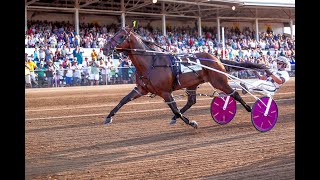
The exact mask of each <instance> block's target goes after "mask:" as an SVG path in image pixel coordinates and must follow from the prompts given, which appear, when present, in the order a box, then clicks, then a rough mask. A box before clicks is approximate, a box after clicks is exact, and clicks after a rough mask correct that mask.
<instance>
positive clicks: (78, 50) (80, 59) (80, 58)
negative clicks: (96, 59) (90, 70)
mask: <svg viewBox="0 0 320 180" xmlns="http://www.w3.org/2000/svg"><path fill="white" fill-rule="evenodd" d="M83 53H84V51H83V50H82V49H81V48H80V47H79V46H76V48H75V49H74V50H73V56H74V57H75V58H77V63H78V65H80V64H82V62H83Z"/></svg>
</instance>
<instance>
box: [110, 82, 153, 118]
mask: <svg viewBox="0 0 320 180" xmlns="http://www.w3.org/2000/svg"><path fill="white" fill-rule="evenodd" d="M147 93H148V92H147V91H145V90H143V89H142V88H140V87H135V88H133V90H132V91H131V92H130V93H129V94H128V95H126V96H125V97H123V98H122V99H121V101H120V102H119V104H118V105H117V106H116V107H115V108H113V109H112V111H111V112H110V113H109V115H108V116H107V117H106V121H105V122H104V124H110V123H111V122H112V116H114V115H115V114H116V113H117V112H118V111H119V110H120V108H121V107H122V106H123V105H125V104H126V103H128V102H129V101H132V100H134V99H137V98H139V97H141V96H143V95H146V94H147Z"/></svg>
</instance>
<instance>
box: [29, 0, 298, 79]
mask: <svg viewBox="0 0 320 180" xmlns="http://www.w3.org/2000/svg"><path fill="white" fill-rule="evenodd" d="M25 17H26V18H25V23H26V24H25V30H26V38H25V43H26V48H25V52H26V53H27V54H28V57H29V58H31V59H32V58H33V57H34V56H33V57H30V56H31V55H33V54H34V52H35V48H37V47H38V48H39V47H41V46H42V47H47V46H50V51H51V52H52V53H53V54H55V52H56V50H57V49H60V50H61V46H60V45H59V43H57V41H56V42H55V43H54V44H53V43H50V36H51V35H53V36H56V40H58V41H59V40H63V41H64V42H63V43H66V44H65V45H67V47H70V48H71V50H70V52H72V51H73V50H74V48H75V47H76V46H79V47H81V48H82V51H83V54H82V56H83V58H84V57H88V58H89V61H91V55H90V53H91V52H92V49H95V50H96V51H97V52H98V51H99V49H100V48H101V47H102V45H103V44H104V43H105V42H107V40H108V38H109V37H111V36H112V35H113V33H114V32H116V31H117V28H119V27H121V26H122V27H124V26H128V25H131V23H132V21H134V20H137V22H138V27H139V28H141V29H139V31H140V30H142V33H143V35H142V37H144V38H151V39H152V38H153V39H155V41H156V42H157V43H159V44H161V45H162V46H163V47H164V48H166V49H167V50H174V49H178V51H179V52H184V51H185V52H186V51H189V52H188V53H193V52H194V51H193V52H190V51H191V50H194V49H196V50H198V47H200V49H201V51H207V50H208V49H204V48H207V47H206V46H209V45H210V48H211V52H210V53H212V54H214V53H215V55H216V56H224V57H223V58H225V55H226V54H227V53H228V56H229V53H230V54H231V56H232V58H230V59H232V60H236V59H235V57H236V56H237V55H239V57H240V58H239V59H237V61H238V60H240V61H242V60H244V61H247V60H249V61H252V62H255V61H256V60H257V59H259V57H261V56H262V55H266V54H268V53H269V54H271V55H273V56H277V55H278V54H280V53H283V52H280V51H281V49H284V50H285V51H286V52H284V54H287V53H288V56H290V57H291V54H293V55H294V49H295V48H294V46H295V45H294V44H295V42H294V24H295V3H294V1H293V0H282V1H275V0H266V1H264V0H260V1H258V0H63V1H62V0H26V2H25ZM88 25H90V27H89V26H88ZM92 25H93V26H92ZM57 26H58V27H57ZM70 27H71V28H70ZM149 27H151V28H150V29H153V30H150V29H149ZM103 28H106V29H108V30H105V31H104V30H103ZM61 29H62V30H61ZM93 29H94V30H93ZM225 30H226V31H225ZM37 31H38V32H37ZM270 31H271V32H272V33H271V35H270V34H269V32H270ZM39 32H40V33H39ZM48 32H50V33H49V34H50V35H49V34H47V33H48ZM64 32H66V33H68V34H69V33H70V34H72V33H74V34H72V37H71V36H69V37H71V39H74V38H75V36H74V35H79V39H80V40H81V42H85V41H86V40H88V39H90V40H88V41H90V42H91V45H90V43H89V44H79V45H75V44H72V43H71V44H67V42H66V39H68V38H66V37H61V36H65V35H62V34H65V33H64ZM224 32H226V33H224ZM241 32H242V33H243V34H244V35H245V36H246V37H245V38H244V39H246V40H245V41H244V42H243V43H242V42H240V41H242V40H241V39H242V37H241V36H243V34H242V35H240V33H241ZM91 33H92V34H93V35H89V34H91ZM30 34H31V36H29V35H30ZM32 34H34V36H33V35H32ZM70 34H69V35H70ZM150 34H151V35H150ZM173 34H174V35H173ZM184 34H187V36H184ZM269 35H270V36H272V37H268V36H269ZM89 36H90V37H89ZM100 36H101V37H100ZM173 36H174V37H173ZM207 36H208V37H207ZM234 36H237V37H235V39H234V38H233V37H234ZM99 37H100V38H101V39H102V40H101V44H100V43H97V42H96V41H97V40H94V38H96V39H98V38H99ZM172 37H173V38H172ZM286 37H289V39H288V42H287V38H286ZM41 38H42V40H41ZM59 38H60V39H59ZM163 38H168V39H169V40H170V43H169V44H168V43H166V41H162V39H163ZM43 39H45V40H43ZM177 39H179V40H177ZM190 39H192V40H193V44H195V43H199V44H197V45H196V46H197V47H195V46H194V45H192V44H190V42H189V40H190ZM236 39H237V40H236ZM274 39H277V40H275V41H274ZM278 39H280V40H279V41H278ZM80 40H79V41H80ZM260 40H262V41H260ZM37 41H39V42H40V41H41V42H42V43H39V44H38V43H35V42H37ZM72 41H74V40H72ZM178 41H179V42H178ZM48 42H49V43H48ZM73 43H74V42H73ZM179 43H181V44H179ZM237 43H238V45H237ZM251 43H253V44H256V45H253V46H254V48H252V45H251ZM93 44H94V46H93ZM211 44H212V45H211ZM240 44H241V48H240V51H241V49H243V50H247V49H248V51H245V52H241V54H243V57H241V56H242V55H240V54H239V53H240V52H238V50H239V46H240ZM261 44H264V45H265V44H268V48H267V47H266V48H261V47H260V46H262V45H261ZM170 45H172V46H171V47H170ZM198 45H199V46H198ZM166 46H167V47H166ZM220 46H222V50H221V49H220V48H221V47H220ZM258 46H259V48H258ZM269 46H270V47H269ZM202 48H203V49H202ZM256 48H257V49H259V52H258V51H257V52H253V51H252V52H251V49H256ZM186 49H188V50H186ZM38 50H39V49H38ZM225 50H226V52H227V53H220V52H224V51H225ZM249 50H250V52H249ZM269 50H270V52H269ZM277 50H279V51H278V52H277ZM258 53H261V54H260V55H258ZM54 56H55V55H54ZM250 56H251V57H250ZM227 58H229V57H227ZM242 58H243V59H242ZM63 59H64V58H61V59H59V58H56V59H53V61H54V64H55V65H56V66H57V67H58V66H59V64H60V63H61V61H63ZM111 59H112V61H113V64H114V66H115V67H118V64H119V59H118V58H117V57H116V56H112V58H111ZM271 59H272V58H271ZM271 59H269V61H272V60H271ZM292 59H294V58H292ZM34 60H35V59H34ZM72 60H73V59H71V61H72ZM293 62H294V61H293ZM36 63H37V65H40V61H39V60H37V62H36ZM119 68H121V67H119ZM117 70H118V69H117ZM37 71H38V69H36V70H35V72H37ZM293 75H294V74H293Z"/></svg>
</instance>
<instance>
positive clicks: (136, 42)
mask: <svg viewBox="0 0 320 180" xmlns="http://www.w3.org/2000/svg"><path fill="white" fill-rule="evenodd" d="M152 45H154V44H153V43H150V42H147V41H146V40H144V39H142V38H141V36H139V35H138V34H137V33H135V32H133V31H132V29H131V28H128V27H126V28H122V29H121V30H120V31H118V32H117V33H116V34H115V35H114V36H113V37H112V38H111V39H110V40H109V41H108V42H107V43H106V44H105V46H104V47H103V53H104V55H106V56H107V55H110V53H111V52H112V51H113V50H116V51H121V52H123V53H126V54H128V55H129V57H130V59H131V61H132V63H133V65H134V66H135V68H136V87H135V88H134V89H133V90H132V91H131V92H130V93H129V94H128V95H126V96H125V97H123V98H122V100H121V101H120V102H119V104H118V105H117V106H116V107H115V108H114V109H113V110H112V111H111V112H110V113H109V115H108V116H107V117H106V121H105V124H109V123H111V122H112V117H113V116H114V115H115V113H116V112H117V111H118V110H119V109H120V108H121V107H122V106H123V105H124V104H126V103H128V102H129V101H132V100H134V99H137V98H139V97H141V96H144V95H147V94H148V93H152V94H154V95H158V96H160V97H162V98H163V99H164V101H165V102H166V103H167V104H168V106H169V107H170V108H171V110H172V112H173V113H174V116H173V118H172V120H171V121H170V124H175V123H176V119H177V118H181V119H182V120H183V121H184V122H185V123H186V124H188V125H190V126H192V127H194V128H197V127H198V124H197V122H196V121H189V119H188V118H186V117H185V116H184V115H183V113H184V112H185V111H187V110H188V109H189V108H190V107H191V106H192V105H194V104H195V103H196V90H197V87H198V85H199V84H202V83H205V82H209V83H210V84H211V85H212V86H213V87H214V88H216V89H219V90H221V91H222V92H224V93H225V94H226V95H230V96H232V97H233V98H234V99H235V100H237V101H238V102H240V103H241V104H242V105H243V106H244V108H245V109H246V110H247V111H248V112H251V107H250V106H249V105H247V104H246V103H245V102H244V100H243V99H242V98H241V97H240V95H239V93H238V92H237V91H236V90H234V89H232V88H231V87H230V86H229V84H228V76H227V75H225V74H223V73H219V72H215V71H212V70H209V69H206V68H202V70H198V71H193V72H187V73H182V74H179V75H178V76H176V75H175V73H174V72H173V71H174V64H173V63H172V60H173V58H175V56H173V55H171V54H170V53H166V52H162V51H161V49H160V48H157V47H151V46H152ZM181 59H182V62H183V63H185V64H187V59H189V60H191V61H194V62H195V61H196V60H197V59H198V60H199V59H200V60H201V61H200V62H201V64H202V65H205V66H208V67H210V68H214V69H216V70H218V71H221V72H224V73H225V72H226V68H225V67H224V65H223V63H226V64H231V65H234V66H235V65H236V66H239V67H246V68H256V69H263V68H265V67H264V66H261V65H258V64H253V63H237V62H234V61H228V60H221V61H220V60H219V59H217V58H216V57H214V56H213V55H211V54H209V53H195V54H193V55H192V56H185V57H181ZM222 62H223V63H222ZM233 69H236V70H239V69H240V68H237V67H236V68H233ZM182 88H185V89H186V92H187V94H188V102H187V104H186V105H185V106H184V107H183V108H182V109H181V110H179V109H178V107H177V104H176V102H175V99H174V98H173V96H172V92H173V91H175V90H179V89H182Z"/></svg>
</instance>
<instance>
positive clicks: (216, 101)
mask: <svg viewBox="0 0 320 180" xmlns="http://www.w3.org/2000/svg"><path fill="white" fill-rule="evenodd" d="M226 101H228V102H227V103H226ZM210 111H211V116H212V118H213V120H214V121H216V122H217V123H218V124H227V123H229V122H230V121H231V120H232V119H233V118H234V116H235V115H236V112H237V102H236V101H235V100H234V98H233V97H231V96H227V97H215V98H213V99H212V102H211V107H210Z"/></svg>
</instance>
